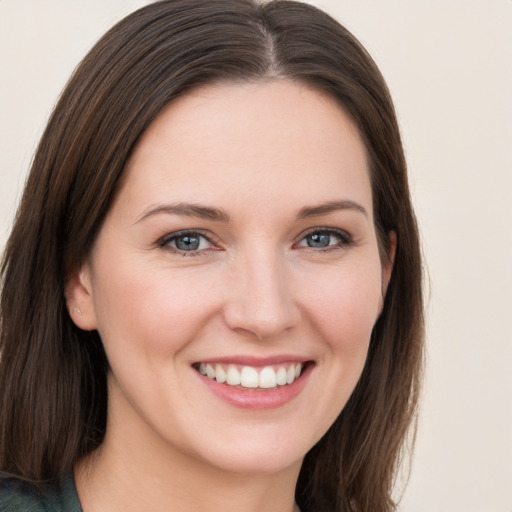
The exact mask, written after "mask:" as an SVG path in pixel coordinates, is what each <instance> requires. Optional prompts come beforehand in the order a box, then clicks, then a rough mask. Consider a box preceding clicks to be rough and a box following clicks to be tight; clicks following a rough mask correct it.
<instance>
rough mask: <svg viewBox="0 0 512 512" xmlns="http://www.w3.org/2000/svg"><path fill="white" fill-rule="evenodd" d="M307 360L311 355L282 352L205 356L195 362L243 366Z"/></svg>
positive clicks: (303, 361) (309, 359)
mask: <svg viewBox="0 0 512 512" xmlns="http://www.w3.org/2000/svg"><path fill="white" fill-rule="evenodd" d="M307 361H311V358H310V357H304V356H298V355H292V354H281V355H275V356H268V357H255V356H221V357H212V358H205V359H201V360H199V361H196V362H195V363H194V364H198V363H205V364H206V363H210V364H216V363H219V364H221V363H224V364H237V365H243V366H271V365H274V364H283V363H305V362H307Z"/></svg>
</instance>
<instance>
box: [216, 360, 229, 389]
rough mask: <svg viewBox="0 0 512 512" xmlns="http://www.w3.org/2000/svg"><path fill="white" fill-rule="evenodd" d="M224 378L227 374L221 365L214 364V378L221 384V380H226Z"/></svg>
mask: <svg viewBox="0 0 512 512" xmlns="http://www.w3.org/2000/svg"><path fill="white" fill-rule="evenodd" d="M226 379H227V375H226V372H225V371H224V369H223V368H222V366H221V365H220V364H218V365H217V366H215V380H216V381H217V382H220V383H221V384H222V383H223V382H226Z"/></svg>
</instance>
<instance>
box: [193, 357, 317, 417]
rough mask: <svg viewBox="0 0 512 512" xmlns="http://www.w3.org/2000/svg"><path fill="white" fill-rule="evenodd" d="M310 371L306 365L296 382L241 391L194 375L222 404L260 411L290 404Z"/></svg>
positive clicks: (309, 366) (302, 387)
mask: <svg viewBox="0 0 512 512" xmlns="http://www.w3.org/2000/svg"><path fill="white" fill-rule="evenodd" d="M312 369H313V365H312V364H308V365H307V366H306V367H305V368H304V370H303V372H302V373H301V375H300V377H299V378H298V379H297V380H295V381H293V382H292V383H291V384H287V385H286V386H281V387H277V388H273V389H241V388H237V387H234V386H229V385H228V384H219V383H218V382H217V381H216V380H215V379H210V378H209V377H205V376H204V375H202V374H200V373H199V372H196V373H197V375H198V377H200V379H201V380H202V381H203V382H204V383H205V384H206V386H207V387H208V388H209V389H210V391H211V392H212V393H213V394H214V395H216V396H218V397H219V398H220V399H221V400H223V401H224V402H227V403H228V404H230V405H233V406H235V407H239V408H241V409H248V410H253V411H260V410H265V409H277V408H278V407H282V406H283V405H285V404H287V403H288V402H291V401H292V400H293V399H294V398H295V397H296V396H297V395H298V394H299V393H300V392H301V391H302V390H303V389H304V386H305V385H306V383H307V381H308V378H309V375H310V374H311V371H312ZM194 371H195V370H194Z"/></svg>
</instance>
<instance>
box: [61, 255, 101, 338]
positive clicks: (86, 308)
mask: <svg viewBox="0 0 512 512" xmlns="http://www.w3.org/2000/svg"><path fill="white" fill-rule="evenodd" d="M92 291H93V290H92V283H91V273H90V268H89V265H88V264H84V265H83V266H82V267H81V268H80V269H79V270H78V271H76V272H74V273H72V274H70V276H69V277H68V280H67V282H66V289H65V296H66V304H67V306H68V311H69V316H70V317H71V320H73V323H74V324H75V325H76V326H77V327H79V328H80V329H83V330H85V331H92V330H93V329H96V328H97V323H96V313H95V308H94V301H93V295H92Z"/></svg>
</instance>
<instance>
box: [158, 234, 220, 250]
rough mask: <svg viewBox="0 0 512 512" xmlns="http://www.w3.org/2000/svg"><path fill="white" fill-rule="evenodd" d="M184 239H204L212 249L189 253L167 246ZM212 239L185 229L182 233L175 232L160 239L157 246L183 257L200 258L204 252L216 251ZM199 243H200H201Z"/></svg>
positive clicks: (209, 236)
mask: <svg viewBox="0 0 512 512" xmlns="http://www.w3.org/2000/svg"><path fill="white" fill-rule="evenodd" d="M185 237H189V238H199V239H204V240H206V241H207V242H208V243H209V244H212V245H213V246H214V247H212V248H208V249H196V250H191V251H185V250H182V249H179V248H178V247H171V246H170V245H169V244H170V243H171V242H173V241H176V240H178V239H180V238H185ZM212 238H213V237H212V236H211V235H206V234H205V233H204V232H202V231H198V230H188V229H185V230H183V231H177V232H175V233H170V234H168V235H166V236H164V237H163V238H161V239H160V240H159V241H158V245H159V246H160V247H162V248H163V249H166V250H168V251H170V252H173V253H175V254H179V255H181V256H184V257H190V256H201V255H202V254H203V253H204V251H206V250H216V249H215V246H216V243H215V241H214V240H213V239H212ZM199 243H201V241H200V242H199Z"/></svg>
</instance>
